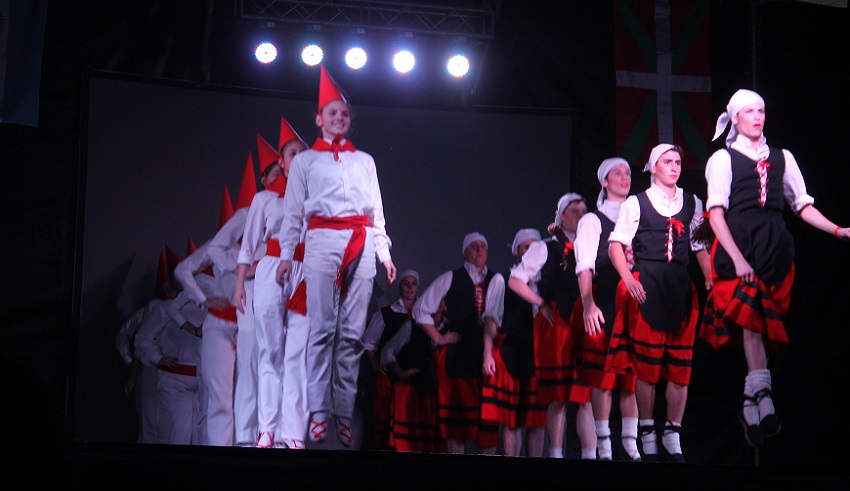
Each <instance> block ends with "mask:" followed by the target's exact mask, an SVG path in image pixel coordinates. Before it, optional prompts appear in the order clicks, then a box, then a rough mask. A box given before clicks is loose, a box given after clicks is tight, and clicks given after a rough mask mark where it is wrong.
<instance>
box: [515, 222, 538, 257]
mask: <svg viewBox="0 0 850 491" xmlns="http://www.w3.org/2000/svg"><path fill="white" fill-rule="evenodd" d="M526 240H540V231H539V230H537V229H535V228H523V229H520V230H519V232H517V233H516V237H514V243H513V244H511V252H513V255H514V256H517V255H519V254H518V253H517V250H518V249H519V245H520V244H522V243H523V242H525V241H526Z"/></svg>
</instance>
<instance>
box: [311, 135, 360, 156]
mask: <svg viewBox="0 0 850 491" xmlns="http://www.w3.org/2000/svg"><path fill="white" fill-rule="evenodd" d="M340 141H342V135H336V137H335V138H334V139H333V142H331V143H328V142H326V141H325V139H324V138H316V141H315V142H313V150H318V151H319V152H333V153H334V160H336V161H337V162H339V152H353V151H355V150H357V149H356V148H354V144H353V143H351V141H350V140H345V143H343V144H340Z"/></svg>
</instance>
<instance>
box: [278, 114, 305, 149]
mask: <svg viewBox="0 0 850 491" xmlns="http://www.w3.org/2000/svg"><path fill="white" fill-rule="evenodd" d="M291 140H300V141H302V142H303V141H304V139H303V138H301V137H300V136H298V133H296V132H295V129H293V128H292V125H291V124H289V121H287V120H286V118H280V138H279V139H278V141H277V150H278V152H282V151H283V146H284V145H286V144H287V143H289V142H290V141H291Z"/></svg>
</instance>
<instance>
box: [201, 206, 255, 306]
mask: <svg viewBox="0 0 850 491" xmlns="http://www.w3.org/2000/svg"><path fill="white" fill-rule="evenodd" d="M247 217H248V207H247V206H245V207H242V208H239V209H238V210H236V211H235V212H234V213H233V216H232V217H230V220H228V221H227V222H225V223H224V225H222V226H221V228H220V229H219V230H218V232H216V234H215V236H214V237H213V238H212V239H211V240H210V246H209V250H208V252H207V253H208V254H209V255H210V259H212V261H213V265H214V266H215V269H216V277H217V276H218V270H221V271H231V272H235V271H236V264H237V263H236V258H237V256H238V255H239V239H241V238H242V233H243V232H244V231H245V221H246V218H247ZM226 298H230V295H229V294H228V295H227V297H226Z"/></svg>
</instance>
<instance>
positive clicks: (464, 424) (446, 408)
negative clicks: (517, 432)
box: [436, 346, 499, 447]
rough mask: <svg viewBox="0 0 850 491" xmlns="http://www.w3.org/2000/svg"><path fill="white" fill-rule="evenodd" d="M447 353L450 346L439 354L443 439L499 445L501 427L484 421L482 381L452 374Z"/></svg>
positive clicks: (439, 414) (440, 418)
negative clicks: (449, 369) (447, 368)
mask: <svg viewBox="0 0 850 491" xmlns="http://www.w3.org/2000/svg"><path fill="white" fill-rule="evenodd" d="M447 351H448V347H447V346H441V347H439V348H437V353H436V357H437V423H438V424H439V426H440V436H441V437H442V438H443V439H446V440H470V441H475V442H476V443H477V444H478V446H479V447H496V446H498V444H499V425H498V424H497V423H494V422H485V421H483V420H482V418H481V379H480V378H460V377H452V376H450V375H448V374H447V373H446V353H447ZM482 369H483V367H482Z"/></svg>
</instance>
